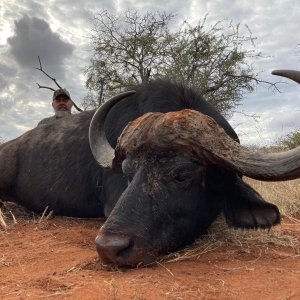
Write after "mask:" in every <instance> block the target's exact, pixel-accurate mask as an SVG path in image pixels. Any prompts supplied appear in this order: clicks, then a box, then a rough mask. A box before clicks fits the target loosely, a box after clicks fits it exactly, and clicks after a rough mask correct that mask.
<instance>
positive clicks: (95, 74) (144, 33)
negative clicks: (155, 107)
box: [86, 10, 173, 104]
mask: <svg viewBox="0 0 300 300" xmlns="http://www.w3.org/2000/svg"><path fill="white" fill-rule="evenodd" d="M172 18H173V15H170V14H165V13H150V12H148V13H146V14H145V15H143V16H140V15H139V14H138V13H137V12H136V11H126V13H125V15H124V16H123V15H120V16H114V15H112V14H109V13H108V12H107V11H106V10H104V11H102V12H101V13H99V14H98V15H97V16H96V18H95V20H94V31H93V32H94V34H93V35H92V43H93V47H94V55H93V58H92V60H91V64H90V66H89V67H88V68H87V70H86V73H87V81H86V86H87V88H88V89H90V90H94V91H97V93H98V97H99V99H98V100H99V101H98V102H99V104H100V103H101V102H102V101H103V98H104V96H109V94H110V93H112V92H117V91H121V90H122V89H124V87H128V86H132V85H136V84H138V83H142V82H147V81H148V80H149V78H150V76H151V74H159V69H160V65H161V64H163V63H164V61H165V60H166V59H167V53H166V50H165V43H166V42H168V40H167V37H168V36H169V29H168V24H169V23H170V21H171V20H172ZM106 93H108V95H106Z"/></svg>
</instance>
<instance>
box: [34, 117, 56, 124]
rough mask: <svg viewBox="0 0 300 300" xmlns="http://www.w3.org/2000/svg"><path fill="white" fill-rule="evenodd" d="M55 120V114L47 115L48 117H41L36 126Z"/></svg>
mask: <svg viewBox="0 0 300 300" xmlns="http://www.w3.org/2000/svg"><path fill="white" fill-rule="evenodd" d="M54 121H56V117H55V116H52V117H48V118H44V119H42V120H41V121H40V122H39V123H38V124H37V126H40V125H45V124H50V123H52V122H54Z"/></svg>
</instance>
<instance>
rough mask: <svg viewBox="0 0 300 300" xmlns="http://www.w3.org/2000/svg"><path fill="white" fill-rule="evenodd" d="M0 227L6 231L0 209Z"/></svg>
mask: <svg viewBox="0 0 300 300" xmlns="http://www.w3.org/2000/svg"><path fill="white" fill-rule="evenodd" d="M0 225H1V227H2V228H3V229H4V230H6V229H7V224H6V222H5V220H4V218H3V213H2V210H1V208H0Z"/></svg>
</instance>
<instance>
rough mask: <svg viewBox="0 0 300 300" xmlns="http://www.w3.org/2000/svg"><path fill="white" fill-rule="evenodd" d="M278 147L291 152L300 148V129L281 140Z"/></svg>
mask: <svg viewBox="0 0 300 300" xmlns="http://www.w3.org/2000/svg"><path fill="white" fill-rule="evenodd" d="M278 145H279V146H281V147H282V148H283V149H285V150H291V149H294V148H296V147H298V146H300V129H298V130H295V131H293V132H291V133H289V134H287V135H286V136H285V137H283V138H281V139H280V140H279V143H278Z"/></svg>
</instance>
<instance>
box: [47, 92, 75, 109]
mask: <svg viewBox="0 0 300 300" xmlns="http://www.w3.org/2000/svg"><path fill="white" fill-rule="evenodd" d="M72 106H73V102H72V100H71V99H70V98H68V96H66V95H58V96H57V97H56V98H55V99H54V101H53V102H52V107H53V109H54V111H56V112H57V111H70V110H71V108H72Z"/></svg>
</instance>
